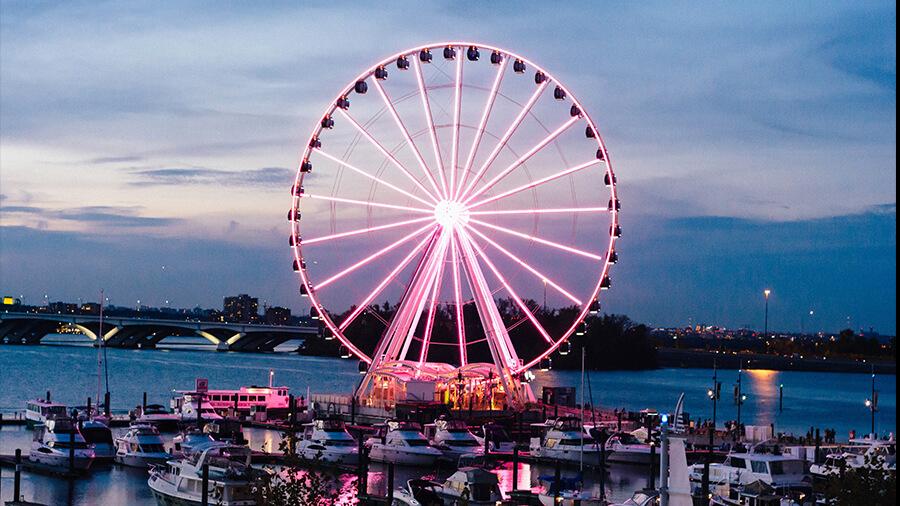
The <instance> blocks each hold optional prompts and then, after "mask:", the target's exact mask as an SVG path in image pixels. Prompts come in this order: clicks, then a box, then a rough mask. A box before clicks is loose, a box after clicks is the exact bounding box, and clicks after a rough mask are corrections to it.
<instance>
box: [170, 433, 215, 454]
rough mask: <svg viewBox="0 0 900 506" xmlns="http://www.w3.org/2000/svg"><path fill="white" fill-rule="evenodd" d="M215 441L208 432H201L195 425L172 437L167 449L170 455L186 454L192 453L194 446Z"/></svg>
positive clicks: (201, 445)
mask: <svg viewBox="0 0 900 506" xmlns="http://www.w3.org/2000/svg"><path fill="white" fill-rule="evenodd" d="M215 441H216V440H215V438H213V437H212V436H211V435H209V433H206V432H203V431H202V430H200V429H197V428H196V427H193V428H187V429H185V430H183V431H181V432H179V433H178V434H177V435H176V436H175V437H174V438H172V442H171V443H170V447H169V448H168V450H169V453H171V454H172V455H180V456H187V455H191V454H193V453H194V451H195V449H196V448H198V447H203V446H205V445H206V444H208V443H214V442H215Z"/></svg>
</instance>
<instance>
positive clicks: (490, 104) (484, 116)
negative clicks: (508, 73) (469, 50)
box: [454, 58, 509, 199]
mask: <svg viewBox="0 0 900 506" xmlns="http://www.w3.org/2000/svg"><path fill="white" fill-rule="evenodd" d="M508 61H509V59H507V58H504V59H503V60H501V61H500V64H499V65H497V74H496V75H495V76H494V83H493V84H492V85H491V91H490V93H489V94H488V98H487V102H486V103H485V105H484V110H483V111H482V113H481V121H479V122H478V128H477V129H476V130H475V139H474V140H473V141H472V146H471V147H470V148H469V155H468V156H467V157H466V163H465V165H463V171H462V175H461V176H460V180H459V186H458V187H457V191H456V195H455V196H454V199H459V196H460V194H461V193H462V191H461V190H462V188H463V186H464V185H465V183H466V179H468V177H469V171H470V170H472V163H474V161H475V154H476V153H477V152H478V146H479V145H480V144H481V140H482V139H483V138H484V132H485V129H486V127H487V122H488V118H489V117H490V115H491V110H492V109H493V108H494V101H495V100H496V99H497V92H498V91H499V90H500V83H501V82H502V81H503V74H504V71H505V70H506V63H507V62H508Z"/></svg>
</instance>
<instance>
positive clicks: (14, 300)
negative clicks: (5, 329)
mask: <svg viewBox="0 0 900 506" xmlns="http://www.w3.org/2000/svg"><path fill="white" fill-rule="evenodd" d="M3 305H4V306H21V305H22V300H21V299H19V298H18V297H10V296H9V295H6V296H4V297H3Z"/></svg>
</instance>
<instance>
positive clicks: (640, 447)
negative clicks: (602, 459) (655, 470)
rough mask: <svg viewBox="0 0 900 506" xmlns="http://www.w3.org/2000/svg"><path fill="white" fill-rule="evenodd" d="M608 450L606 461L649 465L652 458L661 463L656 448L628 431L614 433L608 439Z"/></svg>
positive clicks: (656, 462)
mask: <svg viewBox="0 0 900 506" xmlns="http://www.w3.org/2000/svg"><path fill="white" fill-rule="evenodd" d="M606 452H607V455H606V461H607V462H610V463H619V464H640V465H649V464H650V460H651V458H652V459H653V462H654V463H655V464H659V453H658V452H657V451H655V448H652V447H651V446H650V443H647V442H644V441H641V440H639V439H638V438H637V437H636V436H635V435H634V434H630V433H628V432H620V433H618V434H614V435H612V436H611V437H610V438H609V439H608V440H607V441H606Z"/></svg>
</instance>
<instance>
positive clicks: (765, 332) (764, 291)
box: [763, 288, 772, 338]
mask: <svg viewBox="0 0 900 506" xmlns="http://www.w3.org/2000/svg"><path fill="white" fill-rule="evenodd" d="M771 293H772V290H769V289H768V288H766V289H765V290H763V295H765V297H766V321H765V331H764V335H765V337H767V338H768V337H769V295H770V294H771Z"/></svg>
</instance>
